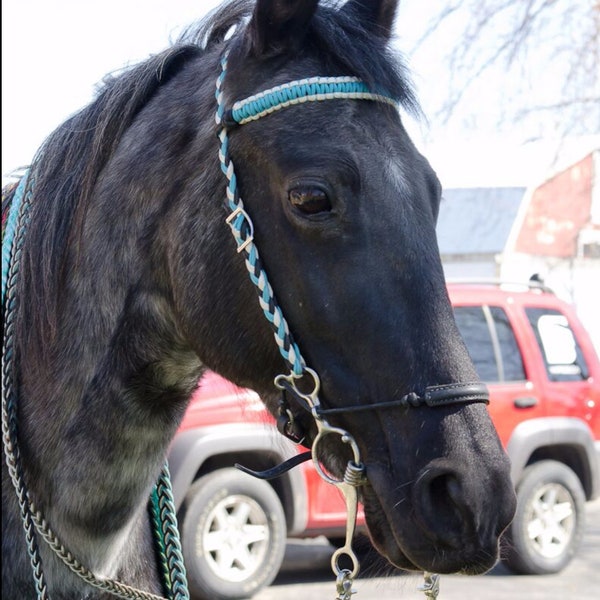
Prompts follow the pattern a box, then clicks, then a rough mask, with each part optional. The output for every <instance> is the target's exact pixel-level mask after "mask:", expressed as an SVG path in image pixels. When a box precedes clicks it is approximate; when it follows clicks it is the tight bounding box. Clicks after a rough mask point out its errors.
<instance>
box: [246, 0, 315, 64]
mask: <svg viewBox="0 0 600 600" xmlns="http://www.w3.org/2000/svg"><path fill="white" fill-rule="evenodd" d="M318 3H319V0H257V2H256V6H255V7H254V12H253V14H252V19H251V20H250V25H249V29H248V31H249V32H250V36H251V45H252V50H253V51H254V52H255V53H256V54H257V55H258V56H264V55H268V54H279V53H281V52H285V51H287V50H289V49H290V48H293V47H298V46H299V45H300V44H301V43H302V41H303V39H304V35H305V33H306V28H307V26H308V23H309V22H310V20H311V18H312V16H313V14H314V12H315V10H316V8H317V4H318Z"/></svg>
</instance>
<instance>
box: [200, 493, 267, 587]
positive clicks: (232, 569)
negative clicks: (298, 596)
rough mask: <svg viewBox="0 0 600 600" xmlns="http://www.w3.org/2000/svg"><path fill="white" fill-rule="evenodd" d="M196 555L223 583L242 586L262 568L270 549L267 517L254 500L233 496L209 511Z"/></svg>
mask: <svg viewBox="0 0 600 600" xmlns="http://www.w3.org/2000/svg"><path fill="white" fill-rule="evenodd" d="M198 533H199V535H198V539H197V548H196V551H197V552H198V554H199V555H200V556H202V555H203V556H204V558H205V559H206V561H207V563H208V565H209V567H210V568H211V570H212V571H213V572H214V573H215V574H216V575H217V576H218V577H219V578H221V579H223V580H225V581H231V582H240V581H244V580H246V579H248V578H249V577H251V576H252V575H253V574H254V573H255V572H256V571H257V569H259V568H260V566H261V564H262V562H263V560H264V558H265V556H266V554H267V550H268V546H269V539H270V533H269V523H268V517H267V515H266V514H265V512H264V510H263V509H262V507H261V506H260V505H259V504H258V502H256V501H255V500H253V499H252V498H250V497H248V496H244V495H231V496H227V497H226V498H224V499H222V500H220V501H219V502H218V503H217V504H216V505H215V506H214V508H213V509H212V510H211V511H210V513H209V515H208V519H207V520H206V523H205V525H204V527H203V528H202V529H201V531H199V532H198Z"/></svg>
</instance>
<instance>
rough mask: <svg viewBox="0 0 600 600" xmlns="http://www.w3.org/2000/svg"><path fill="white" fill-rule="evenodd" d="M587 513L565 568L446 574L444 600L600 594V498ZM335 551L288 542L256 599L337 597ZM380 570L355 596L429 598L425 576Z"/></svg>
mask: <svg viewBox="0 0 600 600" xmlns="http://www.w3.org/2000/svg"><path fill="white" fill-rule="evenodd" d="M587 513H588V522H587V527H586V533H585V536H584V540H583V546H582V548H581V551H580V552H579V554H578V556H577V557H576V558H575V559H574V560H573V562H572V563H571V564H570V565H569V566H568V567H567V568H566V569H565V570H564V571H563V572H562V573H560V574H558V575H543V576H517V575H513V574H511V573H510V572H509V571H508V570H507V569H505V568H504V567H502V566H501V565H500V566H498V567H496V568H495V569H494V570H492V571H491V572H490V573H488V574H487V575H481V576H477V577H465V576H457V575H444V576H443V577H442V578H441V581H440V595H439V600H600V500H597V501H595V502H593V503H590V504H588V510H587ZM331 552H332V548H331V546H329V545H328V544H327V543H326V541H325V540H322V539H318V540H308V541H302V542H292V543H290V544H288V551H287V553H286V560H285V562H284V566H283V569H282V571H281V573H280V575H279V577H278V578H277V579H276V580H275V583H274V584H273V585H272V586H271V587H269V588H267V589H265V590H263V591H262V592H260V593H259V594H257V595H256V596H254V599H253V600H281V599H285V600H305V599H307V600H322V599H323V600H333V599H334V598H335V596H336V590H335V580H334V577H333V575H332V573H331V571H330V566H329V559H330V556H331ZM379 575H380V574H379V573H377V574H369V572H368V569H366V570H365V573H362V574H361V575H360V576H359V578H358V579H357V580H356V581H355V585H354V589H355V590H356V595H354V596H353V600H392V599H393V600H425V596H424V595H423V594H422V593H421V592H419V591H418V590H417V586H418V585H420V583H421V578H420V577H419V576H417V575H411V574H400V575H399V574H393V575H388V576H379Z"/></svg>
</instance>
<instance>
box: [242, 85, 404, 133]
mask: <svg viewBox="0 0 600 600" xmlns="http://www.w3.org/2000/svg"><path fill="white" fill-rule="evenodd" d="M338 98H339V99H342V98H347V99H351V100H376V101H378V102H387V103H388V104H391V105H392V106H395V107H397V105H398V101H397V100H396V99H394V98H392V97H391V96H388V95H387V94H383V93H382V94H376V93H373V92H372V91H371V90H370V89H369V87H368V86H367V84H366V83H364V82H363V81H361V80H360V79H358V77H309V78H307V79H298V80H296V81H290V82H289V83H285V84H283V85H278V86H276V87H273V88H270V89H268V90H265V91H264V92H260V93H259V94H255V95H254V96H249V97H248V98H245V99H244V100H239V101H238V102H236V103H235V104H234V105H233V107H232V109H231V118H232V119H233V121H235V122H236V123H238V124H239V125H243V124H244V123H248V122H249V121H255V120H257V119H260V118H261V117H264V116H265V115H268V114H270V113H272V112H275V111H276V110H280V109H282V108H285V107H287V106H292V105H294V104H302V103H304V102H314V101H319V100H334V99H338Z"/></svg>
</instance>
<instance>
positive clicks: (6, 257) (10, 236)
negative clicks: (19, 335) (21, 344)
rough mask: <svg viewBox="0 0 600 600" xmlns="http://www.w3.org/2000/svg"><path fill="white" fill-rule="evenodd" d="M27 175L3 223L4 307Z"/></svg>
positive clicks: (20, 184)
mask: <svg viewBox="0 0 600 600" xmlns="http://www.w3.org/2000/svg"><path fill="white" fill-rule="evenodd" d="M27 179H28V177H27V173H25V174H24V175H23V177H22V178H21V181H19V185H18V187H17V190H16V192H15V194H14V196H13V198H12V202H11V205H10V208H9V212H8V217H7V219H6V223H3V231H2V306H4V298H5V296H6V286H7V283H8V271H9V269H10V265H11V255H12V251H13V240H14V238H15V233H16V230H17V220H18V217H19V214H20V213H21V210H20V209H21V203H22V201H23V196H24V195H25V190H26V188H27Z"/></svg>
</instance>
